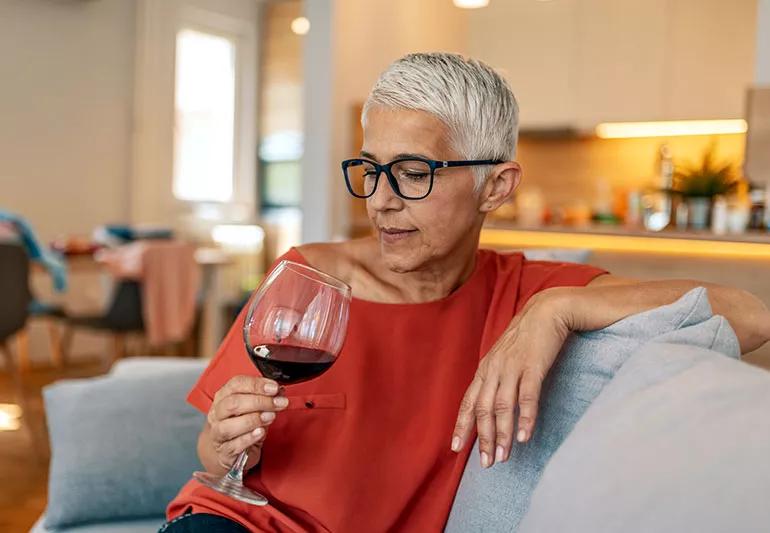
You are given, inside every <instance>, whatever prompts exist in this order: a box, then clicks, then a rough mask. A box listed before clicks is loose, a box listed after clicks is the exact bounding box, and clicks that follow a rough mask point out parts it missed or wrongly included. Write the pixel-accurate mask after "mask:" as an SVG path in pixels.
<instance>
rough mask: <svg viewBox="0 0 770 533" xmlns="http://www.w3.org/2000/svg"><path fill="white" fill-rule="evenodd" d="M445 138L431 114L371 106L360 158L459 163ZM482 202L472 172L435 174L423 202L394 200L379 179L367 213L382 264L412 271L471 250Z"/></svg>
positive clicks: (461, 169) (447, 170) (441, 171)
mask: <svg viewBox="0 0 770 533" xmlns="http://www.w3.org/2000/svg"><path fill="white" fill-rule="evenodd" d="M447 139H448V130H447V128H446V126H444V124H443V123H442V122H441V121H440V120H439V119H437V118H436V117H434V116H433V115H431V114H429V113H426V112H424V111H411V110H404V109H393V108H385V107H380V106H374V107H372V108H371V109H370V110H369V111H368V114H367V120H366V127H365V128H364V145H363V148H362V150H361V156H362V157H366V158H369V159H372V160H374V161H377V162H378V163H388V162H390V161H392V160H394V159H398V158H401V157H409V156H419V157H424V158H427V159H434V160H453V159H454V160H457V159H462V158H461V157H460V156H459V154H457V153H455V152H454V151H453V150H452V149H451V148H450V146H449V143H448V140H447ZM483 202H484V193H483V192H482V194H481V195H479V194H475V193H474V174H473V170H472V167H457V168H445V169H437V170H436V173H435V179H434V182H433V190H432V191H431V193H430V194H429V195H428V196H427V197H426V198H423V199H422V200H404V199H402V198H400V197H398V196H397V195H396V194H395V193H394V192H393V189H391V187H390V184H389V183H388V180H387V178H386V176H385V174H381V175H380V179H379V183H378V184H377V190H376V191H375V193H374V194H373V195H372V196H371V197H369V198H367V200H366V209H367V212H368V215H369V218H370V219H371V221H372V223H373V224H374V227H375V230H376V232H377V237H378V239H379V242H380V251H381V255H382V259H383V260H384V262H385V265H386V266H387V267H388V268H389V269H390V270H392V271H396V272H410V271H414V270H418V269H420V267H422V266H423V265H426V264H428V263H430V262H431V261H434V260H437V259H443V258H446V257H448V256H449V255H450V254H452V253H453V252H455V251H457V250H464V249H469V248H470V249H475V247H476V240H477V234H476V229H477V227H478V225H479V224H480V223H481V221H482V220H483V212H482V210H481V209H480V208H481V205H482V203H483Z"/></svg>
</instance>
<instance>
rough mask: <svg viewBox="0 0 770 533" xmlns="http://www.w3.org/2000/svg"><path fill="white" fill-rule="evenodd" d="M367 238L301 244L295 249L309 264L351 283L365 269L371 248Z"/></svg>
mask: <svg viewBox="0 0 770 533" xmlns="http://www.w3.org/2000/svg"><path fill="white" fill-rule="evenodd" d="M368 240H369V239H355V240H351V241H343V242H322V243H312V244H303V245H301V246H298V247H297V251H298V252H299V253H300V254H301V255H302V257H304V258H305V261H307V263H308V264H309V265H310V266H312V267H314V268H317V269H318V270H321V271H323V272H326V273H327V274H331V275H332V276H334V277H335V278H338V279H341V280H342V281H344V282H346V283H351V282H352V281H353V279H355V278H356V275H357V273H358V272H360V271H361V270H362V269H364V270H365V269H366V263H367V257H368V256H369V254H370V250H371V243H369V242H367V241H368Z"/></svg>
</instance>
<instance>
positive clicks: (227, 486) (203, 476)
mask: <svg viewBox="0 0 770 533" xmlns="http://www.w3.org/2000/svg"><path fill="white" fill-rule="evenodd" d="M193 478H194V479H195V480H196V481H198V482H199V483H201V484H202V485H206V486H207V487H208V488H210V489H214V490H215V491H217V492H221V493H222V494H227V495H228V496H230V497H231V498H234V499H236V500H238V501H241V502H244V503H250V504H251V505H260V506H262V505H267V498H265V497H264V496H262V495H261V494H259V493H258V492H254V491H253V490H251V489H250V488H248V487H244V486H243V484H242V483H239V482H238V481H236V480H234V479H232V478H230V477H228V476H227V474H225V475H224V476H215V475H214V474H210V473H209V472H195V473H193Z"/></svg>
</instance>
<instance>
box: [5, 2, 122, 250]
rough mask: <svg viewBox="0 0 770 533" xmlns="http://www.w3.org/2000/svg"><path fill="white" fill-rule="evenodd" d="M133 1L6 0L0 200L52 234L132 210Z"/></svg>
mask: <svg viewBox="0 0 770 533" xmlns="http://www.w3.org/2000/svg"><path fill="white" fill-rule="evenodd" d="M133 57H134V2H132V1H127V0H100V1H98V2H82V1H74V0H3V1H2V2H0V80H2V81H0V207H3V208H7V209H10V210H13V211H16V212H19V213H22V214H23V215H25V216H26V217H27V218H28V219H29V220H30V221H31V222H32V223H33V224H34V225H35V227H36V228H37V229H38V230H39V231H40V233H41V235H42V237H43V238H44V239H46V240H49V239H51V238H54V237H56V236H57V235H67V234H76V233H79V234H89V233H90V231H91V229H92V228H93V227H94V226H95V225H97V224H103V223H105V222H108V221H123V220H125V218H126V217H127V216H128V204H127V197H128V175H129V164H130V156H131V144H130V140H131V112H132V105H133V104H132V102H133Z"/></svg>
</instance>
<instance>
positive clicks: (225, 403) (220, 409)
mask: <svg viewBox="0 0 770 533" xmlns="http://www.w3.org/2000/svg"><path fill="white" fill-rule="evenodd" d="M288 405H289V400H288V399H287V398H286V397H285V396H283V395H282V394H281V388H280V387H279V386H278V383H276V382H275V381H272V380H269V379H265V378H260V377H256V376H235V377H233V378H232V379H230V381H228V382H227V383H226V384H225V385H224V386H223V387H222V388H221V389H219V391H218V392H217V393H216V394H215V395H214V402H213V403H212V404H211V409H209V413H208V416H207V423H208V428H207V429H208V430H209V435H210V439H211V445H212V448H213V451H214V453H215V455H216V459H217V462H218V463H219V465H220V466H221V467H222V468H225V469H230V467H231V466H232V465H233V463H235V460H236V459H237V457H238V454H240V453H241V452H242V451H244V450H248V454H249V459H248V462H247V463H246V467H245V468H244V470H245V471H248V469H250V468H252V467H254V466H255V465H256V464H257V463H259V460H260V458H261V455H262V443H263V442H264V440H265V437H266V436H267V429H268V426H269V425H270V424H272V423H273V421H274V420H275V416H276V413H277V412H278V411H282V410H284V409H286V407H287V406H288Z"/></svg>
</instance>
